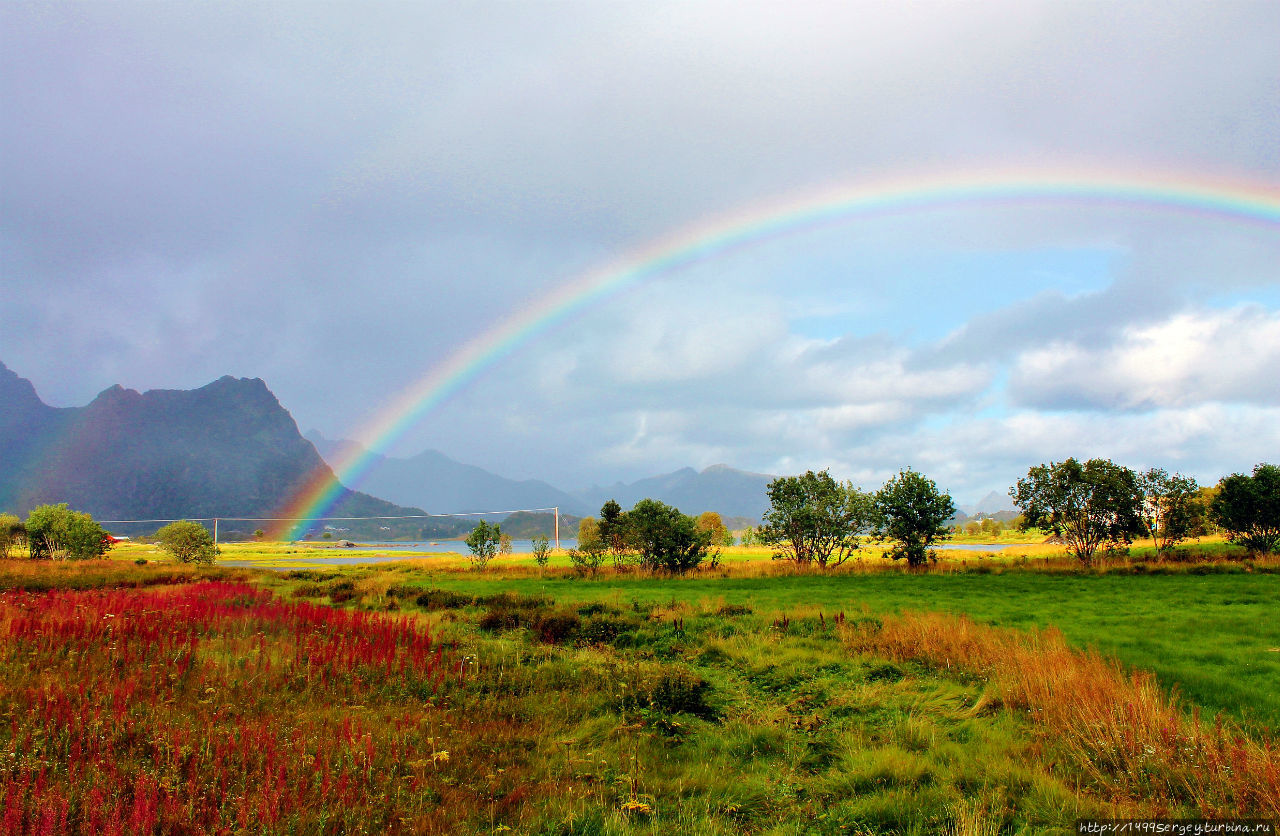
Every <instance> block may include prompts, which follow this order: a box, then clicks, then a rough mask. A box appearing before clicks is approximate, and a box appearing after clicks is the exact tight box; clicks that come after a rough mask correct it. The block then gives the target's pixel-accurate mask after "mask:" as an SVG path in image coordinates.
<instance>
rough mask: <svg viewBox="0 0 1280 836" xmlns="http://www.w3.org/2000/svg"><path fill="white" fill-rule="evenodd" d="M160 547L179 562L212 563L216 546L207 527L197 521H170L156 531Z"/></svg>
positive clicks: (215, 554)
mask: <svg viewBox="0 0 1280 836" xmlns="http://www.w3.org/2000/svg"><path fill="white" fill-rule="evenodd" d="M156 542H157V543H159V544H160V548H162V549H164V550H165V551H167V552H168V553H169V554H171V555H173V557H174V559H175V560H177V561H178V562H180V563H213V559H214V557H215V556H217V553H218V547H217V546H216V545H214V542H213V535H211V534H210V533H209V529H207V528H205V527H204V526H203V525H201V524H200V523H197V522H191V521H189V520H180V521H178V522H171V523H169V524H168V525H166V526H165V527H164V528H162V529H160V530H159V531H157V532H156Z"/></svg>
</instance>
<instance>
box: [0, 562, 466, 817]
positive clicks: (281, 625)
mask: <svg viewBox="0 0 1280 836" xmlns="http://www.w3.org/2000/svg"><path fill="white" fill-rule="evenodd" d="M448 667H449V665H448V664H447V660H446V657H445V654H444V652H443V651H442V649H441V647H440V646H439V645H438V644H436V643H434V642H433V641H432V639H431V637H430V636H429V635H427V634H426V633H425V632H424V631H422V630H420V629H418V628H417V627H416V626H415V625H414V624H413V623H412V622H411V621H409V620H406V619H397V618H392V617H389V616H385V615H380V614H372V613H363V612H353V611H347V610H336V609H331V608H328V607H322V606H316V605H313V604H309V603H300V602H284V601H281V600H279V599H277V598H275V597H273V596H272V595H271V594H270V593H268V592H265V591H262V590H258V589H255V588H253V587H251V586H248V585H246V584H241V583H227V582H207V583H197V584H190V585H186V586H182V587H178V588H166V589H148V590H133V589H117V590H94V591H76V592H67V591H53V592H47V593H39V594H31V593H25V592H6V593H0V799H2V800H3V806H2V807H0V809H2V810H3V813H2V814H0V816H2V817H0V834H4V835H5V836H8V834H14V836H18V834H21V835H22V836H25V834H45V833H94V834H125V833H130V834H133V833H158V832H163V833H190V834H200V833H211V834H213V833H238V832H255V833H272V832H287V831H290V830H292V831H293V832H309V833H325V832H343V831H346V830H349V829H350V826H354V825H355V824H356V823H363V824H364V825H365V826H366V827H368V828H370V829H371V830H372V831H377V832H399V831H407V830H410V829H413V828H412V827H410V825H411V824H412V822H413V821H414V820H415V819H420V818H421V817H422V816H426V815H429V813H430V810H429V806H430V804H431V802H430V800H429V799H430V798H431V797H432V796H433V795H434V793H433V792H432V791H431V790H432V783H433V781H435V780H436V779H437V778H438V777H439V775H438V774H437V769H435V765H436V764H438V763H440V762H442V760H443V759H440V758H433V756H434V755H436V754H437V752H436V739H435V738H434V737H429V736H428V734H429V730H428V729H427V727H426V726H425V725H424V723H425V722H426V720H428V719H429V717H430V712H431V711H432V709H431V708H430V706H427V705H424V701H426V700H430V699H431V698H432V697H433V696H434V695H435V694H436V692H437V691H438V690H439V689H440V688H441V686H442V684H443V683H444V681H445V676H446V670H447V668H448ZM356 702H358V703H361V704H364V705H367V706H369V707H370V709H369V710H367V711H364V710H359V709H360V708H361V707H360V706H351V704H352V703H356ZM379 705H380V706H383V707H387V706H391V707H393V708H394V712H393V713H394V714H395V715H397V716H396V717H395V718H394V719H391V720H390V721H388V718H387V717H385V716H381V715H379V714H378V713H377V712H375V711H374V710H373V709H374V707H376V706H379ZM346 706H351V710H350V711H344V710H342V709H343V708H344V707H346ZM384 713H385V712H384ZM406 714H408V716H405V715H406ZM355 717H361V718H362V719H355ZM446 763H447V762H446ZM435 797H437V798H438V796H435ZM393 813H394V815H393Z"/></svg>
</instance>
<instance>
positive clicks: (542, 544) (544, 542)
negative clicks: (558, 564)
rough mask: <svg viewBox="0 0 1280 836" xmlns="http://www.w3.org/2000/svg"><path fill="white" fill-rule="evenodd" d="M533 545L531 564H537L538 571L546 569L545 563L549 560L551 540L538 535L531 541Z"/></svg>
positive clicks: (543, 535)
mask: <svg viewBox="0 0 1280 836" xmlns="http://www.w3.org/2000/svg"><path fill="white" fill-rule="evenodd" d="M532 545H533V562H534V563H536V564H538V568H539V569H545V568H547V563H548V561H549V560H550V559H551V540H550V539H549V538H548V537H547V535H545V534H539V535H537V536H536V537H534V538H533V540H532Z"/></svg>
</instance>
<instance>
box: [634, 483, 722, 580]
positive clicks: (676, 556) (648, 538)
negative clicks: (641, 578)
mask: <svg viewBox="0 0 1280 836" xmlns="http://www.w3.org/2000/svg"><path fill="white" fill-rule="evenodd" d="M626 526H627V532H628V535H629V540H630V542H631V544H632V545H633V546H634V547H635V549H636V550H637V551H638V552H639V557H640V565H641V566H643V567H644V568H646V569H650V570H657V569H665V570H666V571H668V572H677V573H683V572H687V571H689V570H690V569H694V568H697V566H698V564H700V563H701V562H702V559H703V558H704V557H706V556H707V552H708V550H709V548H710V546H711V537H710V535H708V534H707V533H706V532H703V531H699V530H698V526H697V523H695V522H694V519H693V517H690V516H688V515H687V514H682V513H680V510H679V509H678V508H673V507H671V506H670V505H667V504H666V503H663V502H659V501H658V500H656V499H642V500H640V501H639V502H637V503H636V504H635V507H633V508H632V509H631V510H630V511H628V512H627V513H626Z"/></svg>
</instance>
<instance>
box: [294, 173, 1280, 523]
mask: <svg viewBox="0 0 1280 836" xmlns="http://www.w3.org/2000/svg"><path fill="white" fill-rule="evenodd" d="M1023 204H1027V205H1044V204H1047V205H1053V204H1083V205H1087V206H1092V207H1098V208H1108V207H1118V208H1128V209H1138V210H1142V211H1157V212H1165V213H1170V212H1171V213H1178V214H1190V215H1193V216H1203V217H1210V218H1219V219H1226V220H1228V221H1231V222H1233V223H1244V224H1253V225H1258V226H1261V227H1263V228H1265V229H1267V230H1275V229H1276V228H1277V227H1280V187H1277V186H1274V185H1259V184H1253V183H1230V182H1225V181H1212V180H1208V179H1203V180H1193V179H1187V178H1180V177H1176V176H1169V175H1151V176H1144V175H1134V174H1132V173H1125V174H1117V173H1107V172H1102V173H1100V172H1098V171H1077V172H1070V171H1062V170H1057V171H1055V172H1053V173H1051V174H1050V173H1045V172H1028V171H1009V170H1004V171H994V172H992V171H988V172H979V173H970V174H951V175H945V176H937V177H929V178H925V179H921V178H920V177H916V178H914V179H911V180H899V181H885V182H879V183H875V184H866V185H856V186H853V187H846V188H840V189H832V190H828V191H825V192H822V193H819V194H811V195H807V196H804V197H800V198H797V199H792V200H789V201H786V202H783V203H773V204H769V205H766V206H764V207H758V208H754V209H751V210H748V211H744V212H739V213H737V214H734V215H732V216H728V217H725V218H720V219H718V220H716V221H714V222H712V223H708V224H703V225H698V226H694V227H691V228H689V229H686V230H683V231H681V232H678V233H676V234H675V235H671V236H669V237H666V238H663V239H660V240H657V241H655V242H653V243H652V244H650V245H649V246H646V247H644V248H641V249H639V250H637V251H635V252H633V253H630V254H629V255H627V256H625V257H623V258H621V259H619V260H617V261H615V262H613V263H610V264H607V265H605V266H604V267H602V268H599V269H596V270H592V271H590V272H588V273H585V274H583V275H581V276H578V277H577V278H574V279H572V280H570V281H567V282H565V283H563V284H561V285H560V286H559V287H557V288H556V289H555V290H553V291H552V292H551V293H548V294H547V295H546V296H544V297H542V298H541V299H539V300H538V301H536V302H534V303H533V304H531V305H529V306H528V307H526V308H525V309H523V310H519V311H515V312H513V313H512V314H511V315H510V316H508V317H507V318H506V319H505V320H504V321H502V322H500V323H499V324H497V325H496V326H494V327H493V328H492V329H490V330H489V331H487V332H486V333H484V334H481V335H480V336H478V337H476V338H474V339H472V340H471V341H470V342H468V343H466V344H465V345H463V346H462V347H461V348H459V349H458V350H457V351H455V352H454V353H453V354H452V355H451V356H448V357H446V358H444V359H443V360H442V361H441V362H439V363H438V364H436V365H434V366H432V367H431V368H430V369H428V370H427V373H426V374H425V375H424V376H423V377H422V378H421V379H419V380H418V381H417V382H416V383H414V384H412V385H411V386H409V387H407V388H406V389H405V390H403V391H402V392H400V393H399V394H398V395H397V396H396V397H395V398H394V399H393V400H392V401H391V402H390V403H389V404H388V405H387V406H386V407H385V408H384V409H382V410H381V411H380V412H379V413H377V414H376V415H375V416H374V417H373V418H372V420H370V421H369V422H368V423H367V424H366V425H365V426H364V427H363V428H362V430H361V432H360V433H359V434H358V440H359V441H360V442H361V446H362V447H363V449H364V452H360V453H355V454H353V455H350V456H348V457H347V458H345V459H344V460H341V461H338V462H336V463H335V464H334V469H333V471H332V472H330V470H329V468H327V467H323V468H318V469H317V471H316V472H315V473H314V474H312V476H311V477H310V478H309V479H308V480H307V482H306V484H305V485H304V486H303V487H302V488H301V489H300V490H299V491H297V492H296V493H295V494H294V496H293V497H292V498H291V499H290V500H289V502H288V503H287V504H286V505H285V506H283V509H282V510H281V511H280V512H279V513H278V514H277V516H279V517H282V518H287V519H293V520H295V522H292V523H286V524H285V525H283V526H280V527H279V528H278V530H277V531H276V532H274V533H275V534H276V536H282V537H283V538H284V539H295V538H297V537H298V536H301V534H302V533H303V532H305V531H306V530H307V528H309V527H310V526H311V525H312V524H314V522H315V521H316V520H317V519H318V518H322V517H324V515H325V514H327V513H329V512H330V510H331V509H332V508H333V506H334V504H335V503H336V502H337V500H338V499H339V498H340V497H341V496H342V493H343V490H344V487H343V486H344V484H350V485H355V484H359V482H360V480H361V479H362V478H363V477H364V475H365V474H366V473H367V472H368V470H369V468H370V467H371V466H372V465H373V463H374V461H376V455H375V454H377V453H380V452H381V451H383V450H386V449H387V448H388V447H390V446H391V445H392V444H394V443H395V441H396V440H397V439H399V438H400V437H401V436H403V435H404V433H405V432H406V431H408V429H409V428H410V427H412V426H413V425H414V424H415V423H416V422H417V421H418V420H419V419H420V418H421V417H422V416H423V415H425V414H426V413H428V412H430V411H431V410H432V409H434V408H435V407H437V406H439V405H440V404H441V403H443V402H444V401H445V400H447V399H448V398H449V397H450V396H451V395H453V394H455V393H456V392H458V391H459V390H461V389H463V388H464V387H466V386H467V385H468V384H469V383H470V382H471V381H472V380H474V379H475V378H476V377H477V376H478V375H480V374H481V373H482V372H483V371H484V370H485V369H487V368H489V367H490V366H492V365H494V364H495V363H497V362H498V361H499V360H501V359H502V358H504V357H506V356H507V355H509V354H511V353H512V351H514V350H515V348H516V347H517V346H520V345H522V344H524V343H526V342H528V341H529V340H531V339H533V338H534V337H536V336H538V335H540V334H543V333H545V332H547V331H549V330H550V329H552V328H554V327H556V326H557V325H559V324H560V323H562V322H564V321H566V320H568V319H570V318H571V317H573V316H574V315H575V314H577V313H579V312H580V311H582V310H583V309H585V308H588V307H591V306H592V305H594V304H596V303H598V302H600V301H602V300H604V299H607V298H609V297H611V296H614V295H615V294H617V293H619V292H621V291H623V290H626V289H627V288H630V287H634V286H636V285H638V284H640V283H642V282H645V281H647V280H651V279H653V278H656V277H658V276H663V275H667V274H671V273H674V272H676V271H679V270H682V269H684V268H688V267H691V266H693V265H696V264H698V263H700V262H704V261H708V260H710V259H714V258H717V257H720V256H722V255H724V254H726V253H728V252H730V251H733V250H735V249H738V248H742V247H747V246H753V245H756V244H759V243H761V242H765V241H769V240H772V239H776V238H779V237H783V236H787V235H790V234H793V233H797V232H800V231H804V230H810V229H815V228H820V227H823V226H831V225H835V224H839V223H843V222H846V221H848V220H850V219H853V218H858V217H870V216H880V215H889V214H895V213H911V212H920V211H930V210H937V209H946V208H953V207H964V206H973V205H976V206H1008V205H1023Z"/></svg>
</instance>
